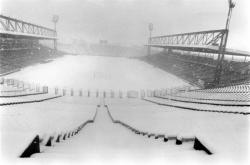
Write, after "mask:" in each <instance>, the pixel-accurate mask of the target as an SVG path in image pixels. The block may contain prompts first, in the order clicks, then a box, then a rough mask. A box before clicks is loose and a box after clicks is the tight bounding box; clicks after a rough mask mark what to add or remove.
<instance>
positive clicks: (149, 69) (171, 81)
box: [0, 56, 249, 164]
mask: <svg viewBox="0 0 250 165" xmlns="http://www.w3.org/2000/svg"><path fill="white" fill-rule="evenodd" d="M6 77H7V78H14V79H18V80H22V81H25V82H30V83H34V84H39V85H40V86H43V85H48V86H49V87H59V88H62V87H66V88H67V89H71V88H73V89H83V91H84V95H86V90H88V89H89V90H91V91H92V92H94V91H96V90H99V91H104V90H106V91H110V90H113V91H116V92H117V91H118V90H122V91H126V90H140V89H161V88H173V87H180V86H185V85H187V83H186V82H184V81H183V80H181V79H179V78H177V77H175V76H173V75H171V74H169V73H166V72H164V71H163V70H160V69H158V68H155V67H153V66H151V65H149V64H146V63H144V62H142V61H139V60H135V59H128V58H117V57H98V56H65V57H63V58H60V59H56V60H55V61H53V62H51V63H46V64H38V65H35V66H31V67H27V68H25V69H23V70H21V71H20V72H16V73H13V74H10V75H8V76H6ZM67 92H68V91H67ZM93 95H95V93H91V98H86V96H85V97H79V96H73V97H69V96H64V97H61V98H56V99H53V100H49V101H45V102H41V103H34V104H33V103H32V104H22V105H12V106H1V107H0V108H1V111H0V119H1V122H0V126H1V127H0V128H1V145H0V146H1V152H2V153H3V155H6V156H7V157H10V158H11V159H14V160H15V161H16V159H17V158H18V156H19V155H20V154H21V151H23V149H24V148H25V147H27V144H28V143H29V142H30V140H31V139H32V138H33V137H34V135H36V134H39V135H41V136H44V135H46V134H54V133H60V132H64V131H68V130H71V129H73V128H76V127H77V126H79V125H80V124H81V123H82V122H84V121H86V120H88V119H90V118H92V117H93V115H94V113H95V110H96V106H97V105H98V104H100V100H99V98H95V97H93ZM36 97H42V96H39V95H38V96H27V97H26V98H30V99H34V98H36ZM0 99H1V98H0ZM16 99H19V98H16ZM20 99H23V98H20ZM6 100H7V99H6ZM6 100H5V101H6ZM105 103H106V104H108V105H109V108H110V111H111V112H112V114H113V115H114V117H115V118H116V119H118V120H121V121H124V122H127V123H128V124H130V125H131V126H134V127H136V128H138V129H142V130H145V131H149V132H153V133H164V134H167V135H180V136H184V137H185V136H197V137H198V138H199V139H200V140H202V142H203V143H204V144H205V145H207V146H208V148H209V149H211V151H212V152H214V155H212V156H208V155H204V153H202V152H199V151H193V150H192V152H191V151H190V150H189V149H190V148H192V147H191V146H185V145H183V146H181V147H178V146H175V145H172V144H171V145H170V144H169V143H168V144H167V143H166V144H165V143H162V142H160V141H155V140H154V141H152V139H145V137H141V136H137V135H135V134H133V133H131V132H129V131H128V130H126V129H125V128H123V127H121V126H119V125H116V124H113V123H111V121H110V119H109V118H108V116H107V114H106V112H104V109H100V110H99V113H98V115H97V120H96V123H94V124H91V125H87V127H86V128H84V129H83V130H82V132H81V133H80V134H79V135H77V136H75V137H73V138H72V139H70V140H68V141H64V142H63V143H60V144H58V145H56V146H54V147H52V148H49V149H47V150H45V151H44V153H42V154H36V155H34V156H33V158H32V161H35V162H36V160H39V161H38V162H41V163H47V162H48V161H47V160H49V161H52V162H53V161H59V160H60V159H61V158H62V157H63V158H66V159H67V158H69V159H67V160H68V163H71V160H72V159H74V160H76V163H80V162H78V160H81V161H83V162H85V163H87V164H89V163H92V164H95V163H99V164H102V163H104V164H105V163H106V164H107V163H111V164H112V163H113V164H121V163H122V164H153V163H154V164H157V163H160V162H161V163H162V162H163V163H165V162H169V161H170V162H171V161H175V162H178V161H180V163H181V164H182V163H183V162H184V161H185V160H187V159H190V158H191V159H192V160H197V161H200V162H208V163H211V162H213V163H214V162H216V163H220V161H226V162H227V161H233V163H235V162H236V161H241V162H240V163H242V162H244V161H245V160H246V158H247V154H249V152H248V146H247V145H248V137H249V136H248V133H249V130H248V129H249V117H248V116H247V115H246V116H244V115H234V114H218V113H204V112H194V111H186V110H180V109H176V108H168V107H164V106H159V105H156V104H153V103H149V102H146V101H143V100H140V99H126V98H122V99H117V98H116V99H111V98H110V99H105ZM172 104H176V105H177V103H172ZM178 104H179V103H178ZM183 105H185V106H189V103H183ZM192 106H194V105H192ZM207 106H208V105H207ZM199 107H200V108H202V107H203V108H204V106H203V105H199ZM199 107H197V108H199ZM211 107H214V108H218V106H209V107H205V108H211ZM226 109H229V110H232V111H233V110H234V108H233V107H227V108H226ZM244 111H246V110H245V109H244ZM59 158H60V159H59ZM17 161H20V162H25V163H27V162H28V161H29V160H20V159H18V160H17ZM62 161H64V159H62Z"/></svg>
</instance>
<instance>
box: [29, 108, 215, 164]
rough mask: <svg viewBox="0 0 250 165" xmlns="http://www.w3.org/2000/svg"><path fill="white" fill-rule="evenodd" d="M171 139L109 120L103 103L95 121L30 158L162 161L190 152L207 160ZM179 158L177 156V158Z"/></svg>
mask: <svg viewBox="0 0 250 165" xmlns="http://www.w3.org/2000/svg"><path fill="white" fill-rule="evenodd" d="M174 142H175V141H172V142H168V143H164V142H163V141H162V140H155V139H153V138H151V139H149V138H146V137H142V136H138V135H136V134H134V133H132V132H131V131H129V130H127V129H125V128H124V127H121V126H120V125H117V124H113V123H112V122H111V119H110V118H109V116H108V113H107V110H106V109H105V108H103V107H101V108H99V109H98V113H97V118H96V121H95V122H94V123H93V124H91V125H87V127H85V128H84V129H83V131H82V132H81V133H80V134H79V135H78V136H76V137H74V138H72V139H70V141H65V142H63V143H59V144H56V146H55V147H51V148H47V149H46V151H45V152H44V153H40V154H34V155H33V156H32V159H36V160H38V161H42V162H46V161H47V160H51V159H52V160H53V159H57V160H60V161H59V162H61V161H62V162H65V161H71V160H73V162H74V161H78V162H81V163H83V164H127V163H128V164H152V163H153V162H157V163H158V164H165V163H166V162H175V163H176V162H182V163H183V162H184V161H190V156H194V157H196V158H197V160H200V161H204V160H205V161H209V160H210V161H211V157H209V156H208V155H206V154H205V153H203V152H199V151H195V150H193V149H192V145H190V144H187V145H183V146H177V145H175V144H174ZM179 157H181V158H182V159H181V160H179V159H178V158H179Z"/></svg>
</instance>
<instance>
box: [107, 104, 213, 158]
mask: <svg viewBox="0 0 250 165" xmlns="http://www.w3.org/2000/svg"><path fill="white" fill-rule="evenodd" d="M105 107H106V108H107V112H108V115H109V117H110V119H111V121H112V122H113V123H117V124H120V125H121V126H124V127H125V128H127V129H129V130H131V131H132V132H134V133H135V134H137V135H142V136H145V135H147V137H148V138H151V137H154V139H163V142H168V141H169V140H175V144H176V145H181V144H183V143H185V142H193V143H194V144H193V149H194V150H202V151H205V153H206V154H208V155H212V154H213V153H212V152H211V151H210V150H209V149H208V148H207V147H205V145H203V144H202V143H201V142H200V141H199V140H198V138H197V137H194V138H183V137H181V136H176V135H172V136H166V135H164V134H155V133H148V132H144V131H140V130H138V129H136V128H133V127H132V126H129V125H128V124H126V123H124V122H122V121H120V120H115V119H114V118H113V116H112V114H111V113H110V111H109V108H108V105H105Z"/></svg>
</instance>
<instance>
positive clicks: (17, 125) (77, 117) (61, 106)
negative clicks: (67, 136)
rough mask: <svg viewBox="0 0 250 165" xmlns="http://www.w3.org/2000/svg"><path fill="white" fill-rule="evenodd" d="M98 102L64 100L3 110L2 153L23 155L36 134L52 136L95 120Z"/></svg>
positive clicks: (11, 156)
mask: <svg viewBox="0 0 250 165" xmlns="http://www.w3.org/2000/svg"><path fill="white" fill-rule="evenodd" d="M99 103H100V100H99V99H95V98H91V99H90V98H71V97H63V98H57V99H54V100H49V101H45V102H41V103H32V104H22V105H10V106H3V107H1V111H0V114H1V117H0V119H1V125H0V126H1V128H0V129H1V152H2V154H3V155H4V156H6V157H7V158H11V159H15V158H18V156H20V155H21V153H22V152H23V151H24V149H25V148H26V147H27V146H28V144H29V143H30V142H31V140H32V139H33V138H34V137H35V135H39V136H40V137H46V136H52V135H54V134H60V133H64V132H67V131H70V130H72V129H75V128H77V127H78V126H79V125H80V124H82V123H83V122H85V121H87V120H89V119H92V118H93V116H94V114H95V111H96V107H97V105H98V104H99Z"/></svg>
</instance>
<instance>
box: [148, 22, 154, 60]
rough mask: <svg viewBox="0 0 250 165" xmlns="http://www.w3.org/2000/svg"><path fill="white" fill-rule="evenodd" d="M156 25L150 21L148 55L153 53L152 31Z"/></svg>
mask: <svg viewBox="0 0 250 165" xmlns="http://www.w3.org/2000/svg"><path fill="white" fill-rule="evenodd" d="M153 28H154V25H153V24H152V23H149V25H148V30H149V38H148V55H151V46H150V44H151V38H152V31H153Z"/></svg>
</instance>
